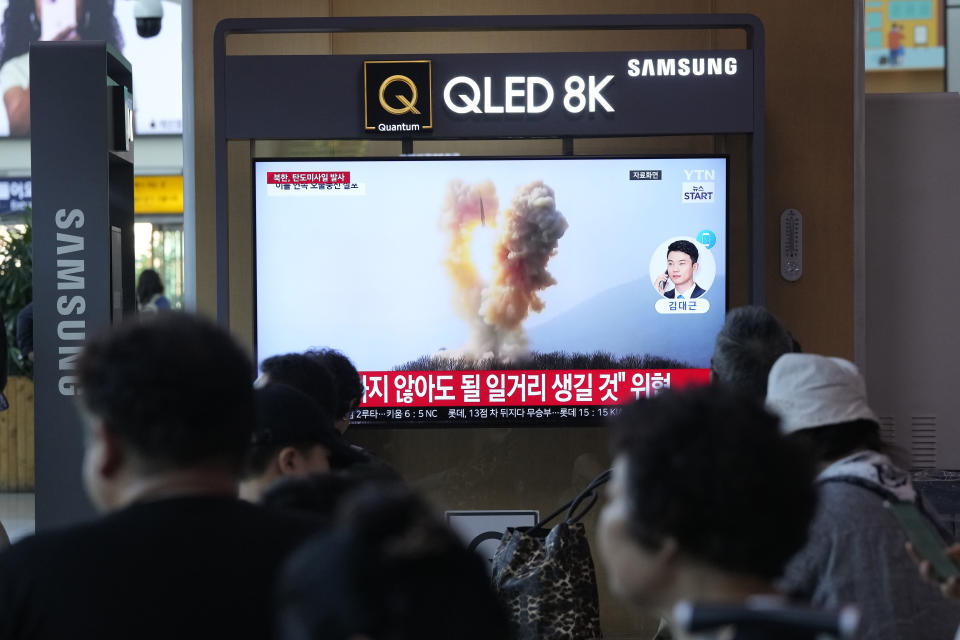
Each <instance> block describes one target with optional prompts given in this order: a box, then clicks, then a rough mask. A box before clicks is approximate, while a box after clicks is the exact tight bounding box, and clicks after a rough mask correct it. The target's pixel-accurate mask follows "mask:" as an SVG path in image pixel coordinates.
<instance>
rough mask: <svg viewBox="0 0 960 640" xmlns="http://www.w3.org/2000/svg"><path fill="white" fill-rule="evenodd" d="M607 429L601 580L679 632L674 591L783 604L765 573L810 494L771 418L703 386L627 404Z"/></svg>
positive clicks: (778, 559)
mask: <svg viewBox="0 0 960 640" xmlns="http://www.w3.org/2000/svg"><path fill="white" fill-rule="evenodd" d="M616 427H617V429H616V431H615V434H616V435H615V442H614V455H615V458H614V465H613V476H612V478H611V481H610V484H609V485H608V487H607V489H608V502H607V504H606V506H605V507H604V509H603V512H602V514H601V516H600V521H599V524H598V530H597V540H598V543H599V550H600V557H601V558H602V560H603V563H604V565H606V568H607V575H608V580H609V582H610V588H611V590H612V591H613V592H614V593H615V594H616V595H618V596H619V597H620V598H622V599H624V600H626V601H627V602H629V603H630V604H632V605H634V606H635V607H637V608H639V609H641V610H644V611H645V612H647V613H650V614H655V615H660V616H661V617H663V618H665V619H666V620H667V621H668V625H669V626H670V628H671V630H672V631H673V632H674V635H675V636H677V637H684V638H685V637H687V636H683V635H682V634H683V631H682V630H681V629H680V628H679V626H680V625H679V624H678V620H677V618H676V616H675V613H674V612H675V608H676V605H677V604H678V603H680V602H681V601H692V602H693V603H713V604H726V605H730V606H739V605H746V604H747V603H748V602H749V601H750V600H751V598H755V597H766V598H768V599H767V602H769V603H770V608H771V609H772V608H774V607H776V606H780V605H783V606H786V605H785V602H784V601H783V598H782V597H781V596H780V593H779V591H778V590H777V588H776V586H775V580H776V579H777V578H778V577H779V576H780V575H781V574H782V573H783V569H784V566H785V565H786V563H787V561H788V560H789V558H790V557H791V556H792V555H793V554H794V553H796V552H797V550H799V549H800V548H801V547H802V546H803V544H804V542H805V540H806V535H807V534H806V532H807V525H808V524H809V522H810V518H811V517H812V515H813V512H814V508H815V504H816V494H815V491H814V488H813V487H812V486H811V485H812V482H813V468H812V465H811V464H810V462H809V460H808V459H807V458H806V457H804V456H803V455H802V454H803V451H802V450H801V449H799V448H798V447H797V446H795V445H793V444H791V443H789V442H787V441H785V440H784V439H783V438H782V437H781V436H780V433H779V430H778V424H777V419H776V417H774V416H773V415H771V414H770V413H768V412H766V411H764V409H763V407H762V406H761V405H760V404H759V403H758V402H755V401H752V400H750V399H749V398H747V397H745V396H740V395H739V394H734V393H731V392H730V391H729V390H728V389H724V388H721V387H716V386H708V387H700V388H697V389H690V390H684V391H681V392H671V393H665V394H661V395H659V396H657V397H655V398H652V399H650V400H641V401H639V402H637V403H634V404H632V405H629V406H628V407H626V408H625V409H624V411H623V413H622V414H621V416H620V417H619V418H618V422H617V424H616ZM724 637H727V636H724ZM738 637H739V636H738ZM770 637H781V638H786V637H794V636H787V635H782V636H770Z"/></svg>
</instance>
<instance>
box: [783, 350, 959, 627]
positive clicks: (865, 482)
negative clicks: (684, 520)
mask: <svg viewBox="0 0 960 640" xmlns="http://www.w3.org/2000/svg"><path fill="white" fill-rule="evenodd" d="M767 406H768V407H769V408H770V409H771V410H772V411H774V412H775V413H777V414H779V415H780V416H781V418H782V423H781V428H782V429H783V432H784V433H785V434H787V438H788V439H789V440H791V441H795V442H797V443H798V444H802V445H804V446H805V447H806V448H808V449H809V450H810V451H811V452H812V453H813V455H814V457H815V459H816V461H817V464H818V465H819V469H818V474H819V475H818V476H817V480H816V485H817V489H818V492H819V496H820V501H819V502H820V504H819V509H818V511H817V515H816V517H815V518H814V521H813V524H812V526H811V530H810V541H809V543H808V544H807V546H806V547H804V549H803V550H802V551H800V553H798V554H797V555H796V557H794V558H793V559H792V560H791V561H790V564H789V565H788V567H787V571H786V574H785V576H784V581H783V586H784V588H785V589H786V590H788V591H789V592H790V593H791V594H793V595H795V596H796V597H799V598H804V599H806V600H808V601H810V602H811V603H812V604H813V605H815V606H825V607H832V606H837V605H838V604H841V603H846V602H853V603H856V604H857V606H858V607H859V608H860V610H861V613H862V622H861V625H860V634H859V636H858V637H861V638H864V639H869V640H941V639H943V638H950V637H952V635H953V633H954V631H955V630H956V629H957V626H958V625H960V605H958V604H956V603H951V602H949V601H947V600H944V599H943V598H941V596H940V594H939V593H938V591H937V589H936V588H935V587H933V586H931V585H929V584H926V583H925V582H924V581H923V580H922V579H920V577H919V576H918V575H917V571H916V568H915V566H914V564H913V562H912V561H911V560H910V558H909V557H908V556H907V554H906V553H904V545H905V543H906V540H907V538H906V535H905V533H904V532H903V529H902V528H901V526H900V524H899V522H897V520H896V518H895V516H894V515H893V514H892V513H890V511H889V510H888V509H886V508H885V507H884V502H885V501H890V502H896V501H901V502H911V503H914V504H916V505H917V506H918V508H920V510H921V511H924V512H926V510H925V508H924V505H923V503H922V501H921V500H920V497H919V495H918V494H917V492H916V490H915V489H914V488H913V484H912V482H911V480H910V474H909V473H908V472H907V471H904V470H902V469H900V468H898V467H897V466H896V465H895V464H894V462H893V461H892V460H891V458H890V456H889V455H888V453H887V449H888V448H887V446H886V445H885V444H884V443H883V441H882V440H881V439H880V427H879V425H878V424H877V418H876V415H875V414H874V413H873V411H872V410H871V409H870V407H869V405H868V404H867V393H866V385H865V383H864V380H863V378H862V377H861V376H860V372H859V371H858V370H857V368H856V366H855V365H854V364H853V363H852V362H848V361H847V360H843V359H840V358H828V357H825V356H820V355H815V354H802V353H788V354H786V355H784V356H781V358H780V359H779V360H777V362H776V364H774V365H773V368H772V369H771V370H770V381H769V386H768V389H767ZM926 515H927V518H928V519H929V520H930V522H931V524H932V525H933V526H936V527H939V523H937V522H936V519H935V518H933V517H932V516H931V515H930V514H929V512H926Z"/></svg>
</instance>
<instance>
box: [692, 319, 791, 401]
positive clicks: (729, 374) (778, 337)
mask: <svg viewBox="0 0 960 640" xmlns="http://www.w3.org/2000/svg"><path fill="white" fill-rule="evenodd" d="M793 350H794V342H793V338H792V337H791V336H790V333H789V332H788V331H787V330H786V329H785V328H784V326H783V325H782V324H780V321H779V320H777V318H776V316H774V315H773V314H772V313H770V312H769V311H767V310H766V309H764V308H763V307H755V306H749V307H739V308H737V309H733V310H732V311H730V313H728V314H727V320H726V322H724V324H723V328H722V329H720V333H719V334H717V343H716V346H715V347H714V350H713V357H712V358H711V359H710V369H711V370H712V371H713V373H714V376H715V378H716V380H717V381H719V382H720V383H722V384H726V385H729V386H730V387H732V388H734V389H736V390H737V391H739V392H741V393H744V394H747V395H749V396H751V397H753V398H756V399H757V400H763V399H764V398H766V397H767V378H768V376H769V375H770V368H771V367H773V363H774V362H776V361H777V358H779V357H780V356H782V355H783V354H785V353H791V352H792V351H793Z"/></svg>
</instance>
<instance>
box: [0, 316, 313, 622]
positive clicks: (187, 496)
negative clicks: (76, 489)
mask: <svg viewBox="0 0 960 640" xmlns="http://www.w3.org/2000/svg"><path fill="white" fill-rule="evenodd" d="M144 362H149V363H150V366H144ZM252 371H253V363H251V362H250V360H249V359H248V358H247V356H246V355H245V354H244V351H243V349H241V348H240V347H239V346H238V345H237V344H236V343H235V342H234V341H233V339H232V338H231V337H230V336H229V335H228V334H227V333H226V332H225V331H223V330H222V329H220V328H219V327H217V326H215V325H213V324H212V323H210V322H208V321H206V320H203V319H200V318H199V317H194V316H189V315H186V314H182V313H179V312H169V313H163V314H151V315H148V316H138V318H137V319H136V320H132V321H128V322H126V323H124V324H122V325H120V326H119V327H118V328H115V329H114V330H113V331H111V332H108V333H104V334H102V335H100V336H97V337H91V338H89V339H88V341H87V344H86V346H85V347H84V349H83V352H82V353H81V356H80V359H79V362H78V364H77V375H78V378H79V389H80V393H79V395H78V396H77V398H78V400H79V402H80V409H81V411H82V412H83V414H84V417H85V420H84V432H85V433H84V443H85V444H84V446H85V453H84V463H83V481H84V485H85V487H86V490H87V494H88V495H89V496H90V499H91V500H92V502H93V503H94V505H96V506H97V508H98V509H99V510H100V511H101V512H102V513H103V515H102V516H101V517H99V518H97V519H94V520H92V521H90V522H86V523H83V524H79V525H76V526H73V527H68V528H64V529H60V530H55V531H49V532H43V533H40V534H38V535H36V536H33V537H29V538H26V539H24V540H22V541H20V542H18V543H17V544H15V545H13V546H12V547H10V548H9V549H7V550H6V551H3V552H0V638H3V639H4V640H18V639H23V638H30V639H31V640H45V639H48V638H49V639H62V638H72V639H74V640H84V639H96V640H112V639H117V640H120V639H123V640H128V639H129V638H178V639H192V638H196V639H198V640H199V639H204V640H208V639H209V638H270V637H272V633H273V631H274V629H275V620H274V607H273V585H274V583H275V580H276V574H277V573H278V569H279V567H280V565H281V563H282V562H283V560H284V559H285V558H286V556H287V555H288V553H289V552H290V551H292V550H293V549H294V548H295V547H296V546H298V545H299V544H300V543H301V542H302V541H303V540H304V539H305V538H306V537H308V536H309V535H310V534H312V533H313V532H315V531H316V525H315V523H314V522H313V521H310V520H307V519H304V518H300V517H294V516H291V515H287V514H281V513H274V512H269V511H266V510H264V509H262V508H260V507H258V506H255V505H252V504H248V503H246V502H241V501H240V500H238V499H237V484H238V482H239V472H240V468H241V466H242V464H243V457H244V453H245V451H246V448H247V445H248V443H249V441H250V436H251V434H252V432H253V428H254V416H255V408H254V398H253V389H252V387H251V386H250V373H251V372H252ZM78 480H79V478H78Z"/></svg>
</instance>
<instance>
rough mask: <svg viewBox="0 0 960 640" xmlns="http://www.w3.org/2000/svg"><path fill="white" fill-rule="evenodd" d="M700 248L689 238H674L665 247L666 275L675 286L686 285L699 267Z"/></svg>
mask: <svg viewBox="0 0 960 640" xmlns="http://www.w3.org/2000/svg"><path fill="white" fill-rule="evenodd" d="M699 260H700V250H699V249H697V246H696V245H695V244H693V243H692V242H690V241H689V240H676V241H674V242H671V243H670V245H669V246H668V247H667V275H668V276H669V277H670V281H671V282H673V286H675V287H687V286H689V285H690V283H691V282H693V279H694V277H696V274H697V269H699V268H700V262H699Z"/></svg>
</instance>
